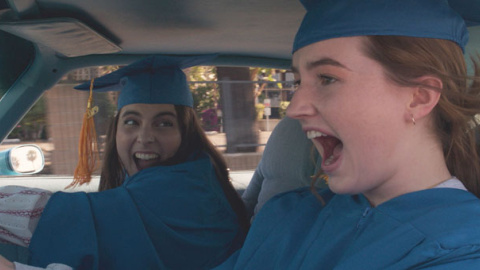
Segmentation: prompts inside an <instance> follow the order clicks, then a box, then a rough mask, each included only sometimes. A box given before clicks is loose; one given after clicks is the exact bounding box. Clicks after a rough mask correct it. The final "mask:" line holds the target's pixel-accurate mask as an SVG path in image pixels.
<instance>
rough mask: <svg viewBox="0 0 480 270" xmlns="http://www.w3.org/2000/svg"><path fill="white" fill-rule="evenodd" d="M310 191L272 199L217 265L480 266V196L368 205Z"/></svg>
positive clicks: (420, 195) (441, 195)
mask: <svg viewBox="0 0 480 270" xmlns="http://www.w3.org/2000/svg"><path fill="white" fill-rule="evenodd" d="M322 195H323V197H324V198H325V199H326V200H327V205H326V206H325V207H322V206H321V204H320V202H319V201H318V200H317V199H316V198H315V197H314V196H313V195H312V193H311V191H310V190H309V189H300V190H296V191H293V192H289V193H286V194H283V195H280V196H277V197H275V198H274V199H272V200H271V201H270V202H269V203H267V204H266V205H265V207H264V208H263V209H262V210H261V211H260V212H259V214H258V215H257V217H256V218H255V221H254V223H253V224H252V227H251V228H250V231H249V233H248V236H247V239H246V240H245V244H244V246H243V248H242V249H241V250H239V251H238V252H236V253H235V254H234V255H233V256H232V257H231V258H229V260H227V261H226V262H225V263H224V264H222V265H221V266H219V267H218V268H216V269H242V270H243V269H336V270H340V269H345V270H347V269H348V270H351V269H369V270H371V269H430V268H434V269H462V270H463V269H480V200H479V199H478V198H476V197H475V196H474V195H473V194H471V193H469V192H466V191H463V190H458V189H450V188H437V189H429V190H423V191H418V192H413V193H409V194H405V195H402V196H399V197H397V198H394V199H392V200H389V201H387V202H385V203H383V204H381V205H379V206H378V207H376V208H371V207H370V204H369V203H368V201H367V200H366V198H365V197H364V196H362V195H355V196H350V195H334V194H333V193H332V192H330V191H328V190H327V191H324V192H322Z"/></svg>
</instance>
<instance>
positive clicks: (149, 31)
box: [0, 0, 480, 215]
mask: <svg viewBox="0 0 480 270" xmlns="http://www.w3.org/2000/svg"><path fill="white" fill-rule="evenodd" d="M450 2H451V3H452V6H453V7H454V8H455V9H456V10H457V11H458V12H459V13H460V14H462V16H464V18H465V19H466V21H467V24H468V26H469V30H470V42H469V44H468V45H467V49H466V54H465V57H466V59H467V62H468V63H471V62H470V61H468V59H469V58H470V56H471V55H472V56H476V55H477V53H478V52H480V26H479V25H480V14H479V13H475V12H474V11H475V10H480V1H469V4H468V5H464V4H463V3H462V1H450ZM304 13H305V10H304V8H303V7H302V4H301V3H300V2H299V1H291V0H263V1H216V0H203V1H195V0H177V1H165V0H136V1H130V0H96V1H94V0H82V1H78V0H0V90H1V92H5V94H4V95H3V97H1V99H0V127H1V128H0V141H1V140H3V139H5V138H7V136H8V135H9V133H10V132H11V131H12V130H13V129H14V128H15V126H16V125H17V123H18V122H19V121H20V120H21V119H22V117H23V116H24V115H25V114H26V113H27V112H28V110H29V109H30V108H31V107H32V106H33V105H34V104H35V102H36V101H37V100H38V99H39V98H40V97H41V96H42V94H44V92H45V91H47V90H48V89H50V88H51V87H52V86H53V85H55V84H56V83H57V82H58V81H59V80H60V79H61V78H62V77H64V76H66V75H67V74H68V73H69V72H71V71H73V70H75V69H79V68H84V67H91V66H106V65H126V64H130V63H132V62H134V61H136V60H139V59H141V58H144V57H146V56H149V55H180V56H189V55H204V54H212V53H215V54H218V57H217V58H215V59H213V60H211V61H210V62H208V63H206V65H212V66H242V67H268V68H278V69H289V68H290V60H291V50H292V42H293V39H294V35H295V32H296V31H297V29H298V27H299V25H300V23H301V19H302V17H303V15H304ZM469 68H470V69H471V68H472V67H471V66H470V67H469ZM72 91H74V90H73V89H72ZM279 146H281V147H279ZM286 156H287V157H288V158H289V160H288V161H289V162H288V163H286V162H282V161H280V160H281V159H282V158H285V157H286ZM283 160H284V159H283ZM317 162H319V158H318V153H316V152H315V151H314V150H313V147H312V144H311V142H310V141H309V140H307V138H306V137H305V135H304V134H303V132H302V131H301V128H300V125H299V124H298V122H296V121H295V120H292V119H288V118H284V119H283V120H282V121H281V122H280V123H279V124H278V125H277V127H276V128H275V129H274V130H273V132H272V135H271V137H270V139H269V141H268V143H267V145H266V148H265V151H264V154H263V157H262V160H261V161H260V163H259V166H258V167H257V169H256V171H255V173H254V175H253V178H252V181H251V182H250V186H248V187H246V190H245V192H244V193H243V196H244V199H245V202H246V204H247V208H248V210H249V211H250V213H251V215H254V213H256V212H258V210H259V209H260V208H261V206H262V205H263V203H264V202H265V201H266V200H268V199H269V198H271V197H272V196H274V195H275V194H277V193H279V192H284V191H287V190H290V189H294V188H297V187H301V186H305V185H309V184H310V183H309V181H303V182H298V181H297V182H292V181H289V180H294V179H298V177H299V176H300V177H301V179H307V180H308V179H309V176H311V175H313V174H315V173H316V171H317V167H318V166H316V163H317ZM0 181H1V180H0ZM320 185H324V183H320Z"/></svg>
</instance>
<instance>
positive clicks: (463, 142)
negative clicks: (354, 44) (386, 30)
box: [364, 36, 480, 197]
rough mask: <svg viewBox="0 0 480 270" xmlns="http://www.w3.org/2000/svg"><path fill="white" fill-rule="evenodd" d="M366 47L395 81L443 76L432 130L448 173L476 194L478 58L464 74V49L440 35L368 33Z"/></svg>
mask: <svg viewBox="0 0 480 270" xmlns="http://www.w3.org/2000/svg"><path fill="white" fill-rule="evenodd" d="M364 45H365V46H364V51H365V53H366V55H367V57H369V58H371V59H373V60H375V61H376V62H378V63H380V64H381V65H382V66H383V68H384V69H385V73H386V76H387V77H388V78H389V79H390V80H391V81H392V82H394V83H396V84H398V85H401V86H413V85H418V83H416V82H415V79H417V78H419V77H422V76H425V75H431V76H435V77H437V78H439V79H441V80H442V82H443V88H442V89H437V90H438V91H440V92H441V97H440V100H439V102H438V104H437V105H436V106H435V108H434V109H433V111H432V113H433V132H434V134H435V135H436V136H437V137H438V139H439V141H440V143H441V144H442V146H443V153H444V156H445V160H446V163H447V167H448V169H449V171H450V173H451V174H452V175H454V176H456V177H457V178H458V179H459V180H460V181H462V182H463V184H464V185H465V187H466V188H467V189H468V190H469V191H470V192H472V193H474V194H475V195H476V196H477V197H480V185H479V181H480V158H479V153H480V147H479V145H478V142H477V141H476V140H477V137H478V132H479V125H478V120H477V119H476V117H478V115H479V114H480V69H479V64H478V61H476V60H474V59H472V63H473V67H474V74H473V75H472V76H468V74H467V67H466V62H465V59H464V56H463V52H462V49H461V48H460V47H459V46H458V45H457V44H456V43H454V42H452V41H448V40H443V39H432V38H418V37H405V36H367V37H366V39H365V42H364ZM425 87H428V86H425Z"/></svg>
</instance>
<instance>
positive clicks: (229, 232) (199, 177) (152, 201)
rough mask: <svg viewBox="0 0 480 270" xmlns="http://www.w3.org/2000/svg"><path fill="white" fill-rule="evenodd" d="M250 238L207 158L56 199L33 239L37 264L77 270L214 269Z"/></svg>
mask: <svg viewBox="0 0 480 270" xmlns="http://www.w3.org/2000/svg"><path fill="white" fill-rule="evenodd" d="M243 237H244V233H243V232H242V231H241V229H240V228H239V225H238V221H237V216H236V214H235V212H234V211H233V210H232V209H231V207H230V204H229V203H228V201H227V199H226V198H225V196H224V194H223V192H222V188H221V187H220V184H219V183H218V181H217V179H216V176H215V172H214V169H213V166H212V164H211V162H210V159H209V158H208V156H207V155H206V154H204V155H202V157H201V158H199V159H197V160H195V161H191V162H186V163H182V164H178V165H174V166H159V167H153V168H148V169H145V170H142V171H140V172H139V173H137V174H135V175H133V176H132V177H130V178H128V179H127V180H125V183H124V184H123V185H122V186H121V187H118V188H115V189H111V190H107V191H102V192H97V193H83V192H79V193H63V192H58V193H55V194H54V195H53V196H52V198H51V199H50V201H49V203H48V204H47V206H46V208H45V210H44V212H43V215H42V218H41V219H40V222H39V224H38V227H37V229H36V231H35V233H34V235H33V238H32V241H31V244H30V251H31V264H32V265H34V266H40V267H45V266H46V265H48V264H50V263H63V264H66V265H69V266H71V267H73V268H74V269H115V270H117V269H209V268H211V267H213V266H215V265H217V264H219V263H220V262H222V261H223V260H225V259H226V258H227V257H228V256H229V255H230V254H231V253H232V252H233V251H234V250H236V249H238V248H239V247H240V245H241V244H242V242H243Z"/></svg>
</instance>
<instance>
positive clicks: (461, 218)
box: [379, 188, 480, 249]
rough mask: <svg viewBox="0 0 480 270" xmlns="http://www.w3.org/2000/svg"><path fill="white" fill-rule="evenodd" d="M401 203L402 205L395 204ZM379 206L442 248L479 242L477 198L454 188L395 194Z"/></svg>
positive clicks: (479, 221)
mask: <svg viewBox="0 0 480 270" xmlns="http://www.w3.org/2000/svg"><path fill="white" fill-rule="evenodd" d="M402 201H403V202H404V203H403V209H400V208H397V206H399V205H401V204H402V203H401V202H402ZM379 210H381V211H383V212H384V213H386V212H387V211H388V212H389V213H388V215H390V216H391V217H392V218H395V219H397V220H398V221H400V222H401V223H404V224H410V225H411V226H413V227H414V228H415V229H416V230H417V231H418V232H420V233H421V234H423V235H424V236H425V237H426V239H427V240H429V241H432V242H434V243H436V244H438V245H439V246H440V247H441V248H444V249H455V248H458V247H462V246H465V245H468V246H470V245H478V246H480V229H479V228H480V200H479V199H478V198H477V197H475V196H474V195H473V194H471V193H469V192H467V191H463V190H458V189H450V188H444V189H432V190H425V191H421V192H415V193H412V194H409V195H408V196H405V197H404V198H399V199H397V201H394V202H393V203H392V204H390V205H386V207H382V206H381V207H379Z"/></svg>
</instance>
